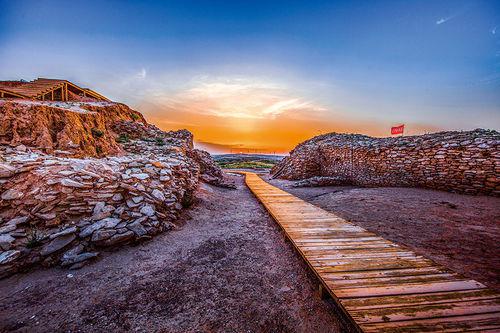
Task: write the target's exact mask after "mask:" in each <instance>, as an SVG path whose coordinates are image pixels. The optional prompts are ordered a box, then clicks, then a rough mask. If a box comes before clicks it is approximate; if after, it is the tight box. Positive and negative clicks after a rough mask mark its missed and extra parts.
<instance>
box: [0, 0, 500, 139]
mask: <svg viewBox="0 0 500 333" xmlns="http://www.w3.org/2000/svg"><path fill="white" fill-rule="evenodd" d="M0 8H2V10H1V11H0V78H2V79H18V78H24V79H32V78H35V77H39V76H40V77H56V78H67V79H69V80H73V81H75V82H78V83H81V84H83V85H86V86H90V87H92V88H94V89H96V90H98V91H99V92H102V93H103V94H105V95H107V96H109V97H111V98H112V99H114V100H117V101H123V102H125V103H128V104H130V105H131V106H133V107H135V108H137V109H139V110H140V111H143V112H144V113H145V114H146V116H147V117H148V119H150V120H151V121H153V122H155V123H157V124H158V125H159V126H161V127H163V128H165V129H168V128H180V127H182V125H184V127H187V128H188V129H190V130H192V131H193V132H195V136H196V135H197V132H199V139H200V140H202V141H209V142H213V143H219V144H234V145H238V144H240V145H252V144H254V145H257V144H258V142H257V141H258V140H257V141H255V142H251V140H250V139H249V138H250V137H251V136H252V133H253V134H255V135H254V136H259V135H263V134H262V133H259V131H256V130H255V129H257V128H260V127H262V124H261V122H262V121H266V120H268V121H270V122H271V123H273V124H274V125H275V126H278V127H282V126H283V124H287V125H288V124H290V123H291V122H292V121H293V120H295V121H297V122H302V124H303V126H302V127H307V126H309V125H310V126H315V128H312V129H311V131H310V133H305V132H304V133H302V134H301V135H302V136H307V135H310V134H311V133H313V132H323V131H328V130H332V131H333V130H336V131H348V132H362V133H366V134H372V135H378V136H380V135H387V133H388V127H390V126H391V125H394V124H398V123H405V124H407V128H408V131H409V132H410V133H422V132H428V131H434V130H440V129H473V128H476V127H484V128H493V129H499V128H500V29H498V28H499V27H500V2H499V1H460V0H457V1H72V2H66V1H41V0H39V1H22V0H19V1H6V0H0ZM242 96H243V97H242ZM263 110H265V111H263ZM180 113H182V114H183V115H184V116H181V115H180ZM205 116H210V117H220V118H224V119H226V118H234V119H233V121H231V122H230V123H228V124H226V125H227V126H232V127H240V130H241V131H240V132H241V133H246V134H245V135H242V136H245V138H246V139H245V140H246V141H245V140H240V141H241V142H239V141H238V140H237V135H236V134H237V133H232V134H231V135H228V139H227V140H225V139H224V138H223V137H221V136H217V138H215V137H213V135H212V136H211V135H209V134H208V133H205V132H206V131H204V130H200V128H201V125H202V124H201V123H199V119H204V120H203V121H205V118H204V117H205ZM248 119H252V120H254V122H255V124H253V125H252V126H250V127H248V126H246V125H245V124H246V123H248ZM256 119H257V120H256ZM280 120H282V121H281V122H280ZM309 120H311V121H312V123H309V122H308V121H309ZM197 121H198V123H197ZM183 123H184V124H183ZM318 124H322V126H319V125H318ZM205 125H206V124H205ZM292 127H293V126H292ZM252 129H253V130H252ZM221 130H223V129H221ZM291 130H292V129H291ZM214 131H215V130H212V131H211V132H210V133H213V132H214ZM292 136H293V135H290V136H289V137H292ZM302 136H300V139H302ZM264 139H267V140H277V139H276V138H272V137H269V138H267V137H266V138H264ZM289 140H299V138H296V139H290V138H289ZM223 141H225V142H223Z"/></svg>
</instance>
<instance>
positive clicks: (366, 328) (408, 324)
mask: <svg viewBox="0 0 500 333" xmlns="http://www.w3.org/2000/svg"><path fill="white" fill-rule="evenodd" d="M360 327H361V329H362V330H363V332H366V333H395V332H415V333H421V332H473V331H480V332H484V331H485V330H493V332H495V330H496V332H500V313H498V312H497V313H485V314H476V315H468V316H454V317H444V318H426V319H419V320H407V321H395V322H384V323H369V324H361V325H360Z"/></svg>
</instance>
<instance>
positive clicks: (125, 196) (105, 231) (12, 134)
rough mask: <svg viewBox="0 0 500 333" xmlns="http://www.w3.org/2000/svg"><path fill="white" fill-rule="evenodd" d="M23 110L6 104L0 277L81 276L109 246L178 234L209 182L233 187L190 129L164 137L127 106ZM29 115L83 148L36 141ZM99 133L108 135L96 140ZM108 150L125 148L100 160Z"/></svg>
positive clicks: (0, 171) (0, 113)
mask: <svg viewBox="0 0 500 333" xmlns="http://www.w3.org/2000/svg"><path fill="white" fill-rule="evenodd" d="M66 106H68V105H66ZM80 106H82V105H80ZM18 107H19V109H16V104H15V102H9V103H8V104H4V107H3V108H2V107H1V106H0V119H10V120H9V121H10V123H9V124H10V125H9V126H4V127H3V130H2V131H0V140H5V141H3V142H1V141H0V278H2V277H5V276H8V275H10V274H12V273H15V272H18V271H21V270H24V269H27V268H29V267H32V266H33V265H37V264H41V265H44V266H52V265H58V264H59V265H61V266H65V267H70V268H79V267H81V266H83V265H84V264H86V263H88V262H89V261H90V259H92V258H95V257H96V256H97V255H98V253H99V251H100V249H102V248H107V247H114V246H117V245H122V244H126V243H130V242H137V241H141V240H144V239H149V238H151V237H152V236H153V235H156V234H158V233H160V232H162V231H164V230H168V229H171V228H173V227H174V223H175V220H176V219H177V217H178V214H179V213H180V211H181V210H182V208H183V207H187V206H189V205H190V204H191V202H192V200H193V194H194V193H195V190H196V188H197V186H198V184H199V180H200V179H202V180H203V179H205V178H207V179H210V181H211V183H212V184H215V185H217V184H219V183H220V184H222V185H224V182H223V177H222V176H223V174H222V171H221V170H220V168H218V167H217V166H216V165H215V164H214V163H213V161H212V160H211V158H210V156H209V155H208V154H206V153H203V152H200V151H197V150H195V149H194V148H193V135H192V134H191V133H190V132H189V131H186V130H181V131H170V132H164V131H161V130H160V129H158V128H157V127H155V126H153V125H150V124H147V123H146V122H145V121H144V119H143V118H142V115H141V116H140V117H139V116H132V115H133V114H135V112H136V111H133V110H130V109H129V108H128V107H126V106H124V105H121V104H120V105H116V104H113V105H107V104H106V105H104V106H95V105H85V107H87V108H89V112H93V113H92V114H88V113H86V112H84V113H81V112H83V111H81V110H77V111H74V110H73V109H66V110H64V109H61V110H54V108H55V106H54V105H51V106H47V105H41V106H40V105H38V106H33V105H28V106H26V105H24V104H20V105H18ZM120 110H121V111H120ZM37 111H39V112H37ZM121 112H123V114H122V113H121ZM65 113H68V114H65ZM73 113H76V115H74V114H73ZM15 114H19V115H21V116H22V117H21V119H19V120H18V121H15V120H14V119H13V118H12V117H13V115H15ZM30 114H31V115H32V116H33V118H35V119H37V120H36V122H38V124H39V126H41V127H43V128H42V129H40V131H41V133H45V132H51V133H52V132H54V131H55V133H52V134H53V135H51V137H55V138H61V135H63V134H61V132H62V133H66V134H68V135H73V137H74V138H73V143H75V142H76V141H78V140H80V139H82V141H78V142H79V144H78V145H77V144H75V145H72V146H65V145H62V146H61V142H62V141H60V140H55V141H54V140H52V139H51V140H48V141H46V143H47V146H40V145H39V143H40V140H38V139H37V138H36V136H33V137H32V136H30V135H28V134H29V132H28V130H29V128H30V126H31V125H29V115H30ZM106 115H109V118H107V117H106ZM2 117H3V118H2ZM40 117H41V118H40ZM53 117H55V118H53ZM40 119H42V120H40ZM47 119H57V120H58V121H59V123H57V124H55V125H54V124H51V123H47V122H45V120H47ZM74 122H76V124H75V123H74ZM99 124H100V125H99ZM3 125H5V124H3ZM92 126H100V128H102V132H103V134H102V135H101V136H99V137H98V138H93V139H92V140H91V141H88V140H87V139H88V138H87V136H88V135H92V133H91V132H92V131H91V128H93V127H92ZM11 127H12V128H11ZM71 128H73V129H74V130H75V133H70V132H71V131H69V130H68V129H71ZM57 130H58V131H59V132H57ZM67 131H69V132H67ZM87 132H89V133H90V134H89V133H87ZM66 134H64V135H66ZM105 142H107V143H108V144H109V145H108V147H116V149H110V150H108V151H107V156H101V158H95V157H92V156H95V146H92V145H95V144H103V143H105ZM86 145H90V146H89V147H87V146H86ZM55 148H57V149H55ZM113 152H114V153H116V154H115V156H111V155H112V154H111V153H113ZM102 153H103V152H102V151H101V152H100V154H102ZM82 155H86V156H85V157H81V156H82ZM75 156H78V157H80V158H77V157H75ZM199 156H202V157H203V158H199Z"/></svg>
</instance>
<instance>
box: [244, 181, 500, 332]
mask: <svg viewBox="0 0 500 333" xmlns="http://www.w3.org/2000/svg"><path fill="white" fill-rule="evenodd" d="M245 177H246V184H247V186H248V187H249V188H250V190H251V191H252V192H253V193H254V195H255V196H256V197H257V198H258V199H259V200H260V201H261V202H262V204H263V205H264V206H265V207H266V209H267V210H268V211H269V213H270V214H271V215H272V216H273V218H274V219H275V220H276V222H278V224H279V225H280V226H281V228H282V229H283V230H284V232H285V233H286V235H287V237H288V238H289V240H290V241H291V242H292V243H293V245H294V246H295V248H296V249H297V250H298V252H299V253H300V254H301V255H302V257H303V258H304V259H305V260H306V262H307V263H308V265H309V266H310V267H311V269H312V270H313V271H314V273H315V274H316V275H317V277H318V278H319V280H320V281H321V284H322V288H325V289H326V290H327V292H328V293H329V294H330V295H331V296H332V298H333V299H334V300H335V302H337V304H338V305H339V307H340V308H341V309H342V311H344V313H345V314H346V316H348V318H349V319H350V320H351V321H352V323H353V324H354V325H355V327H356V328H357V329H358V330H359V331H362V332H464V331H468V332H500V294H499V293H497V292H495V291H492V290H490V289H488V288H486V287H485V286H484V285H483V284H481V283H479V282H477V281H474V280H469V279H466V278H464V277H462V276H460V275H459V274H456V273H454V272H452V271H450V270H448V269H446V268H444V267H443V266H440V265H438V264H436V263H434V262H433V261H431V260H429V259H427V258H424V257H422V256H419V255H417V254H415V253H414V252H412V251H410V250H409V249H407V248H405V247H403V246H400V245H397V244H395V243H393V242H390V241H388V240H386V239H384V238H382V237H379V236H377V235H376V234H374V233H371V232H368V231H367V230H365V229H363V228H361V227H358V226H356V225H354V224H352V223H349V222H347V221H346V220H344V219H342V218H339V217H338V216H336V215H335V214H332V213H330V212H327V211H325V210H323V209H321V208H319V207H316V206H314V205H312V204H309V203H307V202H305V201H303V200H301V199H299V198H297V197H295V196H293V195H291V194H289V193H287V192H285V191H282V190H280V189H278V188H276V187H274V186H272V185H270V184H268V183H266V182H265V181H263V180H262V179H261V178H260V177H259V176H257V175H256V174H254V173H245Z"/></svg>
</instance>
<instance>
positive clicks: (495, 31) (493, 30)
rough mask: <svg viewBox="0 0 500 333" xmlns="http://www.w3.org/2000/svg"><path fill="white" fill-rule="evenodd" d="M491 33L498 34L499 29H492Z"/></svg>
mask: <svg viewBox="0 0 500 333" xmlns="http://www.w3.org/2000/svg"><path fill="white" fill-rule="evenodd" d="M491 33H492V34H493V35H495V34H496V33H497V27H494V28H493V29H491Z"/></svg>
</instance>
